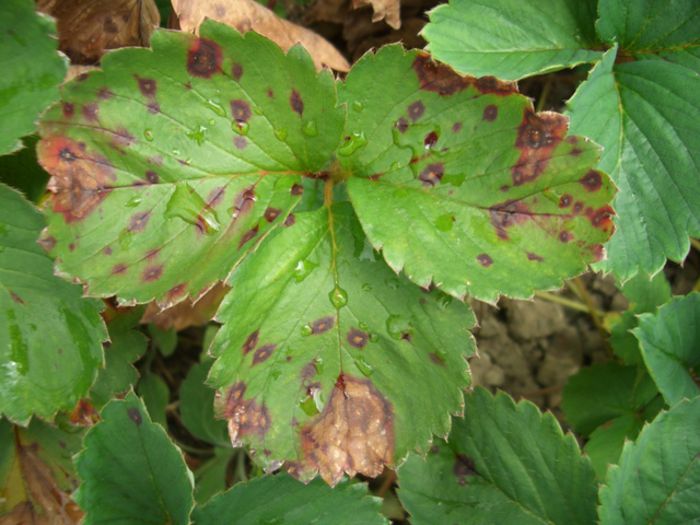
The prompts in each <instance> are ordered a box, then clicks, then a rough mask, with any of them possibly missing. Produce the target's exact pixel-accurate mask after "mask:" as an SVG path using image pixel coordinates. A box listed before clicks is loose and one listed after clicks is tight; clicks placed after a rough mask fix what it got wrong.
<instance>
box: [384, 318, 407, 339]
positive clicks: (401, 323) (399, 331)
mask: <svg viewBox="0 0 700 525" xmlns="http://www.w3.org/2000/svg"><path fill="white" fill-rule="evenodd" d="M386 331H387V332H388V333H389V335H390V336H391V338H392V339H396V340H399V339H402V338H405V337H406V336H410V335H411V334H412V333H413V325H412V324H411V321H409V320H408V319H407V318H405V317H402V316H400V315H390V316H389V317H388V318H387V320H386Z"/></svg>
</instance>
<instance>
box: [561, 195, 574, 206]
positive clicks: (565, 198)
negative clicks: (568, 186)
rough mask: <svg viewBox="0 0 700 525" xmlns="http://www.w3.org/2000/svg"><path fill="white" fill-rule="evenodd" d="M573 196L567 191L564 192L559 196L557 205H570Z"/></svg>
mask: <svg viewBox="0 0 700 525" xmlns="http://www.w3.org/2000/svg"><path fill="white" fill-rule="evenodd" d="M573 200H574V199H573V197H572V196H571V195H569V194H568V193H565V194H564V195H562V196H561V197H559V207H560V208H568V207H569V206H571V202H572V201H573Z"/></svg>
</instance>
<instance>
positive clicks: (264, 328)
mask: <svg viewBox="0 0 700 525" xmlns="http://www.w3.org/2000/svg"><path fill="white" fill-rule="evenodd" d="M230 284H231V286H232V290H231V292H230V293H229V295H228V296H227V297H226V299H225V300H224V303H223V304H222V306H221V308H220V310H219V312H218V313H217V319H218V320H219V321H220V322H223V323H225V324H224V325H223V326H222V328H221V329H220V330H219V332H218V334H217V336H216V338H215V339H214V342H213V343H212V348H211V352H212V354H213V355H215V356H216V357H218V359H217V360H216V361H215V363H214V365H213V367H212V369H211V372H210V377H209V381H210V383H211V384H212V385H213V386H215V387H217V388H222V387H225V389H224V391H223V395H222V396H221V399H220V410H221V412H222V413H223V415H224V416H225V417H226V418H227V419H228V420H229V434H230V437H231V439H232V441H233V442H234V444H237V443H239V442H246V443H248V444H250V445H252V448H253V449H254V451H255V454H256V459H257V461H258V462H259V463H261V464H262V465H263V466H264V467H265V468H266V469H268V470H271V469H274V468H277V467H279V466H280V465H281V462H283V461H284V462H286V463H287V467H288V469H289V471H290V472H291V473H292V474H293V475H295V476H296V477H299V478H300V479H302V480H307V481H308V480H309V479H311V478H313V477H314V476H315V475H316V473H317V472H319V473H320V475H321V476H322V477H323V478H324V479H325V480H326V481H327V482H328V483H330V484H336V483H337V482H338V481H340V479H341V478H342V477H343V474H344V473H347V474H350V475H353V474H355V473H356V472H360V473H363V474H365V475H367V476H372V477H373V476H377V475H379V474H380V473H381V472H382V470H383V468H384V466H385V465H395V464H398V463H400V462H401V461H402V460H403V458H404V457H405V456H406V454H407V453H408V452H409V451H412V450H426V448H427V447H428V443H429V441H430V438H431V434H433V433H434V434H438V435H443V436H444V435H446V434H447V432H448V431H449V428H450V417H449V414H450V413H456V412H459V411H460V408H461V405H462V389H463V388H464V387H466V386H467V385H468V383H469V378H468V374H467V364H466V360H465V359H466V357H467V356H469V355H470V354H471V353H472V352H473V351H474V344H473V340H472V337H471V335H470V333H469V329H470V328H471V327H472V326H473V324H474V316H473V314H472V312H471V311H470V310H469V309H468V307H467V306H465V305H463V304H462V303H458V302H457V301H452V300H451V298H449V297H447V296H445V295H443V294H442V293H440V292H438V291H433V292H425V291H421V290H420V289H418V288H417V287H415V286H413V285H411V284H410V283H409V282H408V281H407V280H406V279H405V278H400V277H397V276H396V275H395V274H394V273H393V272H391V270H390V269H389V268H387V267H386V265H385V263H384V262H383V261H382V260H381V256H380V255H378V254H377V253H376V252H374V251H373V250H372V248H371V246H370V245H369V243H367V242H366V238H365V236H364V235H363V233H362V230H361V228H360V225H359V224H358V222H357V220H356V218H355V217H354V215H353V213H352V210H351V208H350V207H349V205H348V204H347V203H345V204H337V205H334V206H333V208H332V211H331V210H330V209H328V208H321V209H320V210H317V211H315V212H304V213H298V214H297V215H296V225H295V227H294V228H288V229H285V230H282V231H281V232H280V233H279V234H278V235H276V236H275V237H274V238H270V239H268V241H267V242H266V243H265V244H263V245H262V246H261V247H260V248H259V249H258V251H257V252H256V253H255V254H253V255H252V256H251V257H249V258H248V259H247V260H246V261H245V262H244V263H243V264H242V265H241V267H240V268H239V270H238V271H237V272H236V273H235V274H234V276H233V278H232V280H231V283H230Z"/></svg>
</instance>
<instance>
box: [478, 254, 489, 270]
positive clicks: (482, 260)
mask: <svg viewBox="0 0 700 525" xmlns="http://www.w3.org/2000/svg"><path fill="white" fill-rule="evenodd" d="M476 260H477V261H479V264H480V265H481V266H484V267H485V268H488V267H489V266H491V265H492V264H493V259H492V258H491V256H490V255H489V254H488V253H480V254H479V255H477V256H476Z"/></svg>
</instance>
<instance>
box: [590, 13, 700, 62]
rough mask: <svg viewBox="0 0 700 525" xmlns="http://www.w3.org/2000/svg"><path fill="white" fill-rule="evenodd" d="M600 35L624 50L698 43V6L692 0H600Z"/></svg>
mask: <svg viewBox="0 0 700 525" xmlns="http://www.w3.org/2000/svg"><path fill="white" fill-rule="evenodd" d="M598 15H599V17H600V18H599V19H598V21H597V22H596V29H597V31H598V34H599V35H600V38H602V39H603V40H605V41H607V42H610V43H614V42H617V43H618V44H619V45H620V46H621V47H622V48H624V49H625V50H630V51H632V52H649V51H656V52H658V51H661V50H669V51H670V50H672V51H680V50H682V49H687V48H690V47H696V46H698V45H699V44H700V31H698V28H699V27H700V9H698V3H697V2H696V1H695V0H679V1H675V2H672V3H669V2H668V0H600V1H599V2H598Z"/></svg>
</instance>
